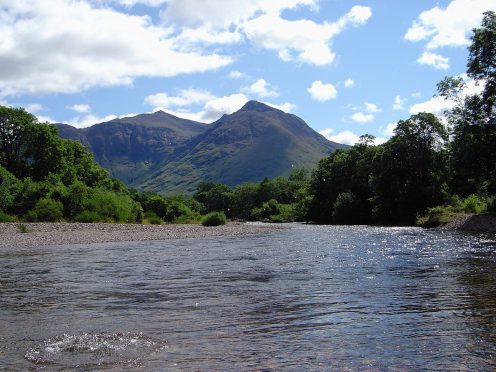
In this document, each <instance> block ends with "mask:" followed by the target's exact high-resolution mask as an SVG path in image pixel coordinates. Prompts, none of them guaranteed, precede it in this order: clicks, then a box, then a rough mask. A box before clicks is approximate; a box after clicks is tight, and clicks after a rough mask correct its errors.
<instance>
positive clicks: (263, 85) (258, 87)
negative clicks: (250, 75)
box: [246, 79, 279, 98]
mask: <svg viewBox="0 0 496 372" xmlns="http://www.w3.org/2000/svg"><path fill="white" fill-rule="evenodd" d="M246 91H247V92H248V93H252V94H255V95H257V96H259V97H264V98H265V97H277V96H278V95H279V93H278V92H277V91H276V90H275V89H274V88H271V87H270V84H269V83H267V82H266V81H265V79H258V80H257V81H255V82H254V83H253V84H252V85H250V86H249V87H247V88H246Z"/></svg>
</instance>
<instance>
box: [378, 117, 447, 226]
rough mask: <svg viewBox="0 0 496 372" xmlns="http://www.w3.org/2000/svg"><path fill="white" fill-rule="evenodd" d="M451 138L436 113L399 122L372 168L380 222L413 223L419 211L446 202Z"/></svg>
mask: <svg viewBox="0 0 496 372" xmlns="http://www.w3.org/2000/svg"><path fill="white" fill-rule="evenodd" d="M447 139H448V133H447V131H446V130H445V128H444V126H443V125H442V124H441V122H440V121H439V120H438V119H437V118H436V117H435V116H434V115H433V114H429V113H419V114H417V115H412V116H411V117H410V118H409V119H407V120H400V121H399V122H398V125H397V127H396V129H395V131H394V135H393V137H392V138H391V139H390V140H389V141H388V142H386V143H385V144H384V145H383V146H381V148H380V151H379V152H378V154H377V155H378V156H377V159H376V161H375V162H374V166H373V170H372V177H371V186H372V189H373V193H374V197H373V207H374V209H373V214H374V219H375V221H376V222H377V223H379V224H387V225H391V224H392V225H395V224H399V225H411V224H413V223H414V222H415V218H416V215H417V214H418V213H420V212H423V211H425V210H426V209H427V208H428V207H432V206H435V205H438V204H440V203H442V202H443V200H444V198H445V197H446V195H445V192H446V179H447V170H446V166H445V163H446V152H445V146H446V141H447Z"/></svg>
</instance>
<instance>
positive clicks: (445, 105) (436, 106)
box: [410, 97, 455, 117]
mask: <svg viewBox="0 0 496 372" xmlns="http://www.w3.org/2000/svg"><path fill="white" fill-rule="evenodd" d="M454 105H455V103H454V102H452V101H448V100H445V99H444V98H443V97H432V98H431V99H429V100H427V101H425V102H420V103H416V104H414V105H412V106H411V107H410V114H411V115H414V114H418V113H419V112H430V113H432V114H434V115H436V116H439V117H442V116H444V114H443V113H444V111H446V110H449V109H451V108H453V107H454Z"/></svg>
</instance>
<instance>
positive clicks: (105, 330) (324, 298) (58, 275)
mask: <svg viewBox="0 0 496 372" xmlns="http://www.w3.org/2000/svg"><path fill="white" fill-rule="evenodd" d="M0 264H1V272H0V369H2V368H3V369H7V370H25V369H38V368H44V369H49V370H53V369H55V370H60V369H67V368H71V369H80V370H92V369H110V370H121V369H126V368H129V369H143V370H164V369H166V370H206V369H210V370H212V369H224V370H225V369H238V370H239V369H255V370H271V369H273V370H280V369H286V370H302V369H313V370H322V369H347V370H350V369H351V370H363V369H379V370H388V369H392V370H398V369H399V370H407V369H408V370H411V369H436V370H438V369H443V370H447V369H450V370H453V369H456V370H474V369H476V370H488V371H489V370H494V369H495V368H496V237H494V236H493V237H490V236H483V235H470V234H462V233H456V232H441V231H429V230H421V229H415V228H374V227H333V226H304V225H294V226H292V227H291V228H289V229H288V230H285V231H281V232H276V233H273V234H268V235H263V236H251V237H239V238H232V237H229V238H227V237H225V238H209V239H186V240H169V241H154V242H129V243H108V244H93V245H88V246H81V245H78V246H62V247H61V246H58V247H40V248H35V249H34V248H30V249H28V248H24V249H7V250H3V251H1V252H0Z"/></svg>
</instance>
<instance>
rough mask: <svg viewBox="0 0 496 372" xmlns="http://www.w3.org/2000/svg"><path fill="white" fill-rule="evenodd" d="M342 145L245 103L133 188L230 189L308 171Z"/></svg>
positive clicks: (267, 109)
mask: <svg viewBox="0 0 496 372" xmlns="http://www.w3.org/2000/svg"><path fill="white" fill-rule="evenodd" d="M343 147H345V146H343V145H340V144H337V143H333V142H330V141H328V140H327V139H325V138H324V137H323V136H321V135H320V134H318V133H317V132H315V131H314V130H313V129H311V128H310V127H309V126H308V125H307V124H306V123H305V122H304V121H303V120H301V119H300V118H298V117H297V116H295V115H291V114H287V113H284V112H283V111H280V110H277V109H274V108H272V107H269V106H267V105H264V104H262V103H259V102H255V101H250V102H248V103H247V104H246V105H245V106H244V107H243V108H242V109H241V110H239V111H237V112H235V113H233V114H231V115H224V116H223V117H222V118H221V119H219V120H218V121H216V122H215V123H213V124H211V125H210V126H209V128H208V129H207V130H206V131H205V132H203V133H202V134H200V135H199V136H197V137H196V138H194V139H193V140H192V141H191V142H190V143H189V145H188V148H187V149H186V150H185V151H184V152H183V153H182V154H181V155H180V156H178V157H177V158H176V159H173V160H172V161H170V162H168V163H167V164H165V165H164V166H163V167H160V168H159V169H157V170H156V171H155V172H153V173H152V174H151V175H150V176H149V177H148V179H146V180H143V182H141V183H140V184H139V187H140V188H142V189H144V190H150V191H158V192H192V191H193V190H194V188H195V187H196V185H197V184H198V183H199V182H201V181H215V182H222V183H226V184H228V185H230V186H234V185H237V184H239V183H243V182H248V181H260V180H262V179H263V178H264V177H268V178H272V177H276V176H279V175H285V174H288V173H289V172H290V171H291V169H293V168H297V167H302V166H305V167H314V166H316V164H317V163H318V161H319V160H320V159H321V158H323V157H324V156H327V155H329V154H330V153H331V152H333V151H334V150H335V149H337V148H343ZM137 186H138V185H137Z"/></svg>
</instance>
